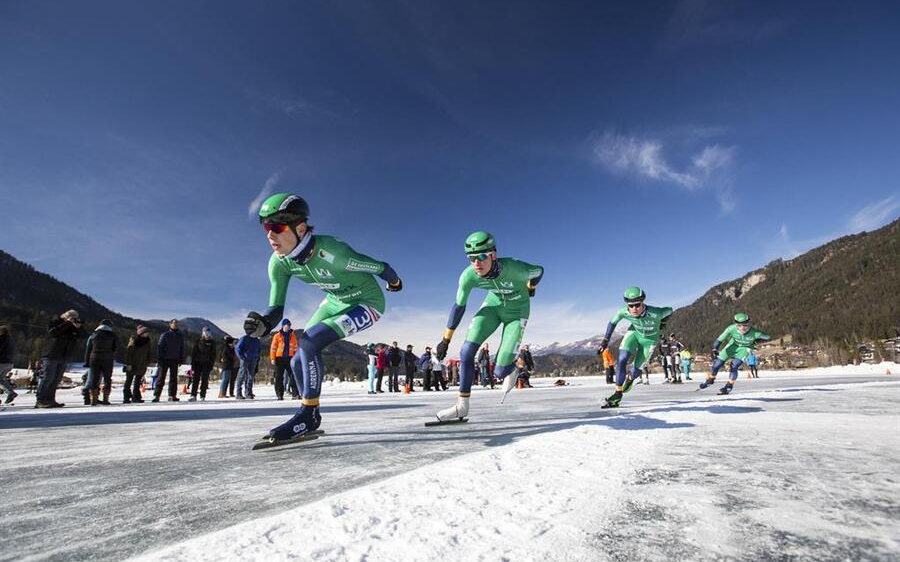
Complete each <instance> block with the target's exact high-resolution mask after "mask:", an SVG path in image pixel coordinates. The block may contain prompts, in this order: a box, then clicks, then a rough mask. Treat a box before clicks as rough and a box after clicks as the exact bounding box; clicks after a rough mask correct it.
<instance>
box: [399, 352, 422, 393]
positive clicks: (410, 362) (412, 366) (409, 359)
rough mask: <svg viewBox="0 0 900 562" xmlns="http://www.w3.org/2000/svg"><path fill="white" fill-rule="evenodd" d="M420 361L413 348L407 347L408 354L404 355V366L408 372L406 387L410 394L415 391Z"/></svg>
mask: <svg viewBox="0 0 900 562" xmlns="http://www.w3.org/2000/svg"><path fill="white" fill-rule="evenodd" d="M418 361H419V358H418V357H416V354H415V353H413V346H411V345H407V346H406V353H404V354H403V366H404V368H405V371H406V380H405V381H404V382H405V383H406V387H407V388H408V389H409V392H414V391H415V385H414V384H413V381H414V380H415V379H416V363H417V362H418Z"/></svg>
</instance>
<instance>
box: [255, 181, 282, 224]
mask: <svg viewBox="0 0 900 562" xmlns="http://www.w3.org/2000/svg"><path fill="white" fill-rule="evenodd" d="M280 180H281V172H275V173H274V174H272V175H271V176H269V178H268V179H267V180H266V183H264V184H263V186H262V189H260V190H259V193H258V194H257V195H256V197H255V198H254V199H253V201H251V202H250V205H248V206H247V216H248V217H255V216H256V214H257V213H258V212H259V207H260V205H262V202H263V201H265V200H266V198H267V197H269V196H270V195H272V193H273V191H274V190H275V186H276V185H278V182H279V181H280Z"/></svg>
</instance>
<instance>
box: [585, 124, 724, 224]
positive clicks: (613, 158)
mask: <svg viewBox="0 0 900 562" xmlns="http://www.w3.org/2000/svg"><path fill="white" fill-rule="evenodd" d="M593 152H594V156H595V157H596V159H597V161H599V162H600V163H601V164H602V165H603V166H604V167H605V168H606V169H607V170H608V171H610V172H611V173H614V174H617V175H622V176H632V177H636V178H639V179H644V180H651V181H657V182H661V183H667V184H671V185H675V186H678V187H681V188H683V189H686V190H688V191H698V190H701V189H712V190H714V191H715V193H716V197H717V199H718V200H719V205H720V206H721V207H722V209H723V210H724V211H726V212H730V211H732V210H734V208H735V206H736V203H735V200H734V196H733V180H732V176H733V173H732V170H733V168H734V163H735V160H736V152H737V148H736V147H734V146H721V145H718V144H710V145H706V146H704V147H703V148H702V149H701V150H699V151H698V152H696V153H695V154H694V155H693V156H692V157H691V159H690V163H689V164H688V165H686V166H684V168H683V169H680V170H679V169H677V168H676V167H675V166H673V165H672V164H670V163H669V161H668V160H667V159H666V157H665V154H664V153H665V147H664V145H663V142H662V141H661V140H658V139H649V138H639V137H636V136H631V135H623V134H619V133H616V132H613V131H606V132H605V133H603V135H601V136H600V137H599V138H598V139H597V140H596V141H595V142H594V144H593Z"/></svg>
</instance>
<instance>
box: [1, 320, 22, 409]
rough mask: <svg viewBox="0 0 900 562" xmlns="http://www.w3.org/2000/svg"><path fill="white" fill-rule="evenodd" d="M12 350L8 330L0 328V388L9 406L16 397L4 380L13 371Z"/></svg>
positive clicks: (10, 386)
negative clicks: (0, 387)
mask: <svg viewBox="0 0 900 562" xmlns="http://www.w3.org/2000/svg"><path fill="white" fill-rule="evenodd" d="M14 350H15V348H14V346H13V340H12V337H10V335H9V328H7V327H6V326H0V386H2V387H3V389H4V390H5V391H6V402H5V403H6V404H10V403H11V402H12V401H13V400H15V399H16V396H18V394H17V393H16V391H15V390H14V389H13V386H12V383H11V382H9V379H8V378H6V375H7V373H9V372H10V371H12V369H13V352H14Z"/></svg>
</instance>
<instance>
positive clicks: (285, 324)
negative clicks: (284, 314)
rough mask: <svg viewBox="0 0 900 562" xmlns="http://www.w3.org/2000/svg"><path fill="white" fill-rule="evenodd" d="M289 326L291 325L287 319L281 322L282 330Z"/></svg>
mask: <svg viewBox="0 0 900 562" xmlns="http://www.w3.org/2000/svg"><path fill="white" fill-rule="evenodd" d="M290 325H291V321H290V320H288V319H287V318H285V319H284V320H282V321H281V327H282V328H284V327H285V326H290Z"/></svg>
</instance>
